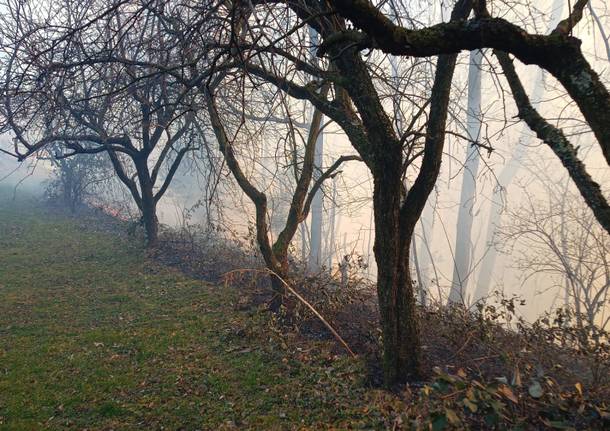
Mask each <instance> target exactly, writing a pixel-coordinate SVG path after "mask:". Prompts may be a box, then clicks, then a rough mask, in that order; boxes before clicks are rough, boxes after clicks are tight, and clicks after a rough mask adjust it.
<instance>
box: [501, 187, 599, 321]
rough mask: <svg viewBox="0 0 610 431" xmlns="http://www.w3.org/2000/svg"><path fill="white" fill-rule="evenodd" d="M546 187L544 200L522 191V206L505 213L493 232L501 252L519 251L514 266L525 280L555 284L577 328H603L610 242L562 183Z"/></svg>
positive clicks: (589, 211) (541, 194) (575, 194)
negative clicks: (548, 280)
mask: <svg viewBox="0 0 610 431" xmlns="http://www.w3.org/2000/svg"><path fill="white" fill-rule="evenodd" d="M545 184H546V193H540V194H538V196H543V197H535V196H533V194H532V193H531V192H529V191H528V189H527V188H523V190H522V191H523V194H524V195H525V197H526V203H525V204H524V205H523V206H521V207H519V208H516V209H514V210H511V211H509V212H508V214H507V216H508V217H507V221H506V222H505V223H504V224H503V225H502V226H501V227H499V229H498V234H497V242H498V243H499V244H504V247H501V248H500V249H501V250H503V251H504V252H510V253H512V254H514V250H517V251H518V253H519V254H518V255H517V256H518V257H517V267H518V268H519V269H520V270H522V271H523V274H524V277H525V278H528V277H531V276H535V275H537V274H545V275H549V276H550V277H551V278H552V279H554V281H555V288H556V289H557V290H558V295H559V296H560V297H561V296H563V297H564V302H565V305H566V306H567V307H569V308H570V309H572V310H573V311H574V312H575V318H576V323H577V325H578V327H579V328H580V329H586V328H589V329H590V328H595V327H598V328H601V329H608V328H610V237H609V236H608V235H607V234H606V233H605V231H604V229H603V228H602V227H601V226H600V225H599V223H597V222H596V220H595V217H594V215H593V214H592V212H591V210H590V209H589V208H588V207H587V206H586V205H584V204H583V203H582V200H581V199H578V195H577V193H575V192H574V191H573V190H572V188H571V187H569V183H568V181H567V180H564V181H558V182H554V183H549V182H545ZM544 195H546V196H544ZM593 332H594V331H593Z"/></svg>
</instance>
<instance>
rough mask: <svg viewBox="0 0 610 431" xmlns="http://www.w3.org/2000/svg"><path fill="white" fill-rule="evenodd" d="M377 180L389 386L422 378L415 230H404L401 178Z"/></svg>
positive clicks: (377, 242)
mask: <svg viewBox="0 0 610 431" xmlns="http://www.w3.org/2000/svg"><path fill="white" fill-rule="evenodd" d="M395 160H400V159H399V158H395ZM391 164H396V163H392V162H390V161H388V162H387V164H385V163H384V165H385V166H386V167H388V168H389V167H391V166H389V165H391ZM397 169H400V166H398V167H397ZM386 172H387V171H386ZM379 176H381V178H379ZM376 177H378V178H376V179H375V190H374V194H373V203H374V212H375V246H374V251H375V259H376V261H377V295H378V298H379V313H380V318H381V327H382V331H383V373H384V380H385V382H386V383H387V384H397V383H405V382H407V381H409V380H412V379H416V378H419V377H420V371H421V370H420V368H421V364H420V342H419V330H418V325H417V316H416V309H415V296H414V293H413V281H412V279H411V274H410V268H409V246H410V244H411V236H412V229H411V230H410V232H403V231H402V230H403V229H401V224H400V204H401V202H400V196H401V192H400V189H401V184H400V175H383V176H382V175H376Z"/></svg>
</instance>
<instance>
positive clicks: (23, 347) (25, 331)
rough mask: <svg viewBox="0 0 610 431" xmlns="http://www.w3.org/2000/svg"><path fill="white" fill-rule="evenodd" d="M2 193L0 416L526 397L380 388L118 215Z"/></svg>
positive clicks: (173, 417) (142, 422)
mask: <svg viewBox="0 0 610 431" xmlns="http://www.w3.org/2000/svg"><path fill="white" fill-rule="evenodd" d="M0 199H1V203H0V334H1V338H0V370H1V373H0V429H6V430H33V429H53V430H56V429H89V430H111V429H116V430H125V429H147V430H149V429H168V430H177V429H184V430H197V429H201V430H208V429H312V430H318V429H398V428H402V427H404V428H406V429H408V428H410V427H411V426H413V427H418V426H419V427H421V429H427V428H428V426H433V428H434V429H444V428H446V429H449V428H455V429H464V428H467V427H469V426H473V427H474V429H477V427H476V426H475V425H476V424H477V423H485V422H483V421H484V420H485V421H487V420H488V419H489V421H491V422H489V424H490V425H489V426H490V427H491V426H492V424H493V423H496V422H499V421H500V422H501V421H503V420H504V419H503V418H509V422H507V423H512V424H516V423H517V422H518V415H523V414H524V413H523V412H527V411H528V408H529V407H528V406H529V405H530V404H532V400H533V399H532V398H531V397H530V398H528V397H527V393H526V394H525V395H519V394H516V393H517V391H518V390H517V389H516V388H515V389H514V391H515V393H513V390H511V389H510V388H509V386H508V385H506V384H504V383H502V382H500V383H498V382H495V383H494V384H493V385H490V386H489V385H484V384H482V383H480V382H478V381H477V380H471V379H470V378H469V377H468V378H467V377H466V372H465V371H464V370H455V371H456V372H455V374H449V373H447V374H445V373H443V372H438V373H437V375H436V377H434V379H433V381H431V382H430V383H429V385H422V384H418V385H415V386H413V387H412V388H410V389H409V388H406V389H404V388H403V389H401V390H399V391H398V392H388V391H385V390H384V389H381V388H378V387H374V386H372V385H371V384H369V383H368V382H369V379H368V370H367V363H366V360H365V359H364V358H363V357H360V358H358V359H351V358H349V357H347V356H344V355H342V354H338V353H337V349H336V346H335V343H334V341H333V340H332V339H327V340H325V341H315V340H313V339H311V338H306V337H303V336H299V335H298V334H295V333H293V332H290V331H283V330H282V328H281V327H280V326H278V324H277V323H275V322H274V319H273V317H272V315H270V313H269V312H267V311H266V310H265V308H264V307H262V306H258V307H257V306H254V305H252V306H247V307H244V306H243V301H242V300H241V299H240V298H241V297H242V295H243V292H240V291H239V290H238V289H237V288H236V287H229V286H224V285H222V284H221V285H215V284H211V283H207V282H203V281H201V280H197V279H195V278H190V277H188V276H186V275H184V274H183V273H181V272H179V271H178V270H176V269H172V268H170V267H166V266H163V265H161V264H160V263H159V262H158V261H156V260H152V259H149V258H148V257H146V255H145V253H144V251H143V248H142V247H141V246H139V245H138V243H137V241H135V240H134V239H132V238H129V237H127V236H125V235H124V234H122V233H121V232H123V231H122V229H121V228H120V227H119V226H117V225H113V224H112V223H111V222H108V221H102V220H98V219H94V218H91V217H84V218H80V219H75V218H72V217H69V216H67V215H63V214H61V213H59V212H57V211H56V210H51V209H48V208H47V207H45V206H44V205H42V204H40V203H38V202H37V201H36V200H35V199H34V198H32V197H21V198H19V199H18V202H16V203H15V202H9V200H8V198H7V196H6V195H4V196H2V197H1V198H0ZM467 371H468V373H470V372H471V371H470V370H467ZM469 375H470V374H469ZM524 379H525V377H524ZM477 385H478V386H477ZM543 386H544V387H545V388H546V383H545V384H544V385H543ZM526 388H527V385H526ZM541 390H542V389H541ZM585 390H586V388H585ZM525 391H526V392H527V389H525ZM530 391H531V387H530ZM545 391H546V389H545ZM581 391H582V385H581V386H580V388H578V387H577V388H576V389H573V390H572V391H571V393H570V394H569V395H568V394H567V393H566V394H565V396H564V399H565V400H566V402H569V403H580V404H579V405H582V411H581V412H580V414H578V415H576V416H577V417H576V419H574V421H575V422H574V423H575V424H578V423H580V424H583V426H584V427H592V428H590V429H596V428H595V427H601V426H603V425H602V424H603V422H600V421H599V417H601V416H603V415H606V414H607V413H605V412H604V410H603V409H604V407H603V405H602V403H600V402H599V400H598V401H595V403H593V402H589V401H587V400H586V399H585V398H584V397H583V396H582V392H581ZM578 392H580V393H581V396H580V398H579V399H577V397H578ZM534 395H536V394H534ZM550 395H552V394H549V396H550ZM536 398H538V397H536ZM544 403H545V405H547V406H550V407H553V408H554V405H555V404H554V403H555V401H553V400H552V398H544ZM570 405H572V404H570ZM573 405H577V404H573ZM559 410H560V409H559V408H558V411H559ZM549 411H550V410H549ZM553 411H554V410H553ZM596 411H597V413H595V412H596ZM477 412H478V413H477ZM538 414H539V412H538V411H537V410H535V411H534V413H532V415H533V416H532V417H538ZM553 414H555V413H553ZM477 415H479V416H477ZM494 415H495V416H494ZM510 415H516V416H513V417H512V418H510ZM596 415H597V416H596ZM488 417H489V418H488ZM523 417H524V419H523V421H524V423H525V425H524V427H525V428H528V427H527V423H528V422H530V426H532V427H534V428H532V429H540V427H544V426H547V425H548V426H554V425H553V424H555V425H556V426H557V427H558V428H560V427H562V426H564V425H565V427H569V426H570V425H569V423H568V422H563V419H561V420H559V419H558V420H556V421H554V420H551V419H549V418H542V419H539V420H537V421H536V422H531V420H532V419H531V417H530V418H528V417H527V416H523ZM583 418H584V419H583ZM585 419H586V421H585V422H583V420H585ZM479 421H480V422H479ZM494 421H495V422H494ZM545 421H546V422H545ZM589 421H592V422H589ZM468 423H470V425H468ZM418 424H419V425H418ZM473 424H474V425H473ZM545 424H546V425H545ZM606 424H607V423H606ZM522 425H523V424H522ZM597 429H599V428H597Z"/></svg>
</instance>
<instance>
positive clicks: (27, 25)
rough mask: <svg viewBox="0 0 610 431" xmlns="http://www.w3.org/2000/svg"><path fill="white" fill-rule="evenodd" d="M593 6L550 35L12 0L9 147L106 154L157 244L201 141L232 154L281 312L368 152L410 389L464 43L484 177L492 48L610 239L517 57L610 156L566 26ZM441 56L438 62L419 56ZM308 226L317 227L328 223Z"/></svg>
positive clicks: (597, 193)
mask: <svg viewBox="0 0 610 431" xmlns="http://www.w3.org/2000/svg"><path fill="white" fill-rule="evenodd" d="M587 4H588V2H587V1H578V2H576V3H575V5H574V7H573V9H572V10H570V11H569V16H568V18H566V19H564V20H562V21H561V22H559V24H558V25H557V26H556V27H555V28H554V29H553V30H552V31H551V32H550V33H549V34H548V35H541V34H530V33H528V32H527V31H525V30H524V29H522V28H520V27H519V26H517V25H516V24H514V23H511V22H508V21H507V20H505V19H501V18H495V17H493V16H492V15H491V14H490V13H489V11H488V9H487V5H486V2H485V1H481V0H478V1H477V0H458V1H457V2H456V3H455V5H454V6H453V8H452V11H451V14H450V19H449V20H448V21H447V22H444V23H440V24H435V25H433V26H430V27H421V26H420V25H419V24H418V22H417V20H415V19H413V18H412V16H411V12H412V11H411V10H409V9H408V8H407V7H405V6H404V5H403V4H402V2H400V1H390V2H384V3H383V4H382V5H381V6H379V7H376V6H375V5H374V4H372V3H370V2H369V1H367V0H357V1H343V0H329V1H320V0H286V1H273V2H271V1H262V0H261V1H237V0H234V1H215V0H191V1H185V2H173V1H169V0H112V1H110V2H108V1H101V0H87V1H84V0H83V1H80V0H77V1H75V0H69V1H68V0H64V1H58V2H52V3H49V4H41V3H40V2H31V1H28V0H4V4H3V5H2V6H3V8H4V9H5V11H6V12H5V13H4V14H3V15H2V22H1V23H0V31H1V37H2V54H1V60H0V61H1V64H2V72H3V73H2V78H3V80H2V92H1V96H0V97H1V101H0V106H1V108H0V109H1V114H2V120H3V121H2V127H3V130H4V131H7V132H10V133H11V134H12V137H13V146H12V147H10V148H3V151H4V152H8V153H11V154H13V155H15V156H17V157H18V158H20V159H21V160H23V159H25V158H27V157H28V156H30V155H32V154H36V153H39V152H41V151H45V150H46V149H48V148H49V146H51V145H56V146H57V145H59V148H60V150H59V152H58V154H56V158H58V159H62V158H69V157H71V156H73V155H77V154H102V153H103V154H106V155H107V156H108V158H109V160H110V162H111V164H112V166H113V169H114V172H115V174H116V176H117V177H118V178H119V179H120V181H121V182H122V183H123V184H124V186H125V187H126V188H127V190H129V193H130V194H131V196H132V198H133V200H134V203H135V204H136V205H137V207H138V209H139V210H140V212H141V215H142V220H143V223H144V225H145V227H146V233H147V238H148V243H149V245H150V246H155V245H156V242H157V240H158V219H157V215H156V208H157V205H158V202H159V200H160V199H161V198H162V197H163V196H164V194H165V193H166V192H167V190H168V188H169V187H170V184H171V182H172V180H173V178H174V176H175V174H176V172H177V171H178V169H179V168H180V165H181V163H183V161H184V160H185V159H187V158H188V157H189V155H190V154H193V153H195V152H196V153H197V154H199V155H201V154H202V153H203V154H205V155H208V156H209V157H210V158H212V157H215V155H220V156H221V157H222V160H223V164H224V165H225V166H226V168H227V169H228V170H229V171H230V173H231V174H232V177H233V178H234V180H235V182H236V183H237V185H238V186H239V187H240V188H241V190H242V191H243V193H244V194H245V195H246V196H247V197H248V198H249V199H250V201H251V202H252V204H253V206H254V208H255V215H256V239H257V243H258V246H259V248H260V250H261V255H262V257H263V259H264V262H265V264H266V266H267V267H268V269H269V270H270V271H271V272H272V273H273V274H274V275H273V276H272V285H273V288H274V291H275V292H276V296H275V298H276V299H275V301H274V302H273V304H272V305H273V308H274V309H277V308H278V307H279V306H280V305H281V301H282V298H283V296H284V289H283V284H282V283H281V282H280V280H279V278H278V277H280V278H287V279H289V277H290V267H289V247H290V244H291V242H292V241H293V239H294V237H295V235H296V233H297V231H298V228H299V225H300V224H301V223H303V222H304V221H305V219H306V218H307V217H308V214H309V213H310V212H311V209H312V208H314V207H315V208H318V207H319V205H318V202H317V198H316V196H320V193H319V191H320V190H321V188H322V187H323V184H324V182H325V181H326V180H327V179H329V178H332V177H334V176H335V175H337V173H338V172H339V170H340V167H341V165H342V164H343V163H346V162H350V161H362V162H363V163H364V164H365V165H366V167H367V169H368V170H369V171H370V173H371V175H372V178H373V183H374V186H373V195H372V202H373V208H374V217H375V221H374V224H375V226H374V227H375V244H374V252H375V258H376V262H377V293H378V299H379V308H380V316H381V326H382V330H383V346H384V347H383V349H384V351H383V368H384V373H385V379H386V382H387V383H388V384H393V383H397V382H404V381H406V380H408V379H411V378H417V377H419V376H420V370H421V352H420V340H419V330H418V319H417V310H416V299H415V294H414V290H413V277H412V274H411V260H412V256H411V252H412V250H417V248H416V247H414V246H413V243H412V241H413V237H414V233H415V228H416V225H417V224H418V222H419V220H420V217H421V215H422V212H423V211H424V208H425V205H426V202H427V200H428V197H429V195H430V194H431V192H432V190H433V188H434V185H435V183H436V181H437V179H438V177H439V173H440V169H441V162H442V160H443V154H444V148H445V141H446V139H445V137H446V134H447V131H448V130H449V131H450V132H451V130H450V129H451V126H450V124H449V122H450V120H449V118H450V96H451V91H452V83H453V77H454V71H455V69H456V62H457V58H458V53H459V52H460V51H461V50H474V51H473V54H472V56H471V63H472V69H471V74H470V75H471V76H470V79H469V98H468V99H469V104H468V107H467V115H468V129H467V136H463V135H460V139H462V140H463V142H465V143H466V145H467V146H468V147H469V151H468V156H467V161H466V165H467V167H468V174H469V175H472V176H473V178H474V177H475V176H476V170H477V158H476V156H477V152H478V150H479V149H480V148H481V147H483V148H486V146H485V145H484V144H483V143H482V142H481V139H480V134H481V124H480V104H481V103H480V76H478V77H477V73H480V63H481V61H482V60H481V57H482V55H481V51H478V50H481V49H484V48H491V49H493V50H494V51H493V54H494V56H495V57H496V59H497V64H498V65H499V66H500V68H501V70H502V71H503V73H504V76H505V78H506V81H507V82H508V84H509V86H510V89H511V92H512V94H513V97H514V102H515V104H516V106H517V108H518V111H519V117H520V118H521V119H522V120H523V121H524V122H525V123H526V124H527V125H528V126H529V127H530V128H531V129H532V130H533V131H534V132H535V133H536V134H537V136H538V137H539V138H540V139H541V140H542V141H543V142H545V144H547V146H548V147H549V148H550V149H551V150H552V151H553V153H554V154H555V155H556V157H557V158H558V159H559V161H560V163H561V164H562V165H563V166H564V167H565V169H566V170H567V172H568V173H569V175H570V178H571V179H572V181H573V182H574V184H575V185H576V186H577V188H578V190H579V192H580V194H581V195H582V197H583V198H584V200H585V201H586V203H587V204H588V206H589V208H590V209H591V210H592V212H593V214H594V215H595V218H596V220H597V222H599V224H600V225H601V226H603V228H604V230H605V232H606V233H608V232H610V207H609V206H608V203H607V200H606V198H605V196H604V195H603V193H602V191H601V188H600V186H599V185H598V184H597V183H596V182H595V181H594V180H593V179H592V178H591V176H590V175H589V173H588V172H587V171H586V168H585V166H584V164H583V162H582V160H581V159H580V158H579V157H578V153H577V149H576V148H575V147H574V145H572V143H571V142H570V141H569V139H568V138H567V137H566V135H565V134H564V133H563V132H562V131H561V130H560V129H559V128H558V127H556V126H554V125H552V124H551V123H550V122H548V121H547V120H545V119H544V118H543V117H542V116H541V115H540V114H539V112H538V111H537V110H536V108H535V107H534V106H533V105H532V104H531V102H530V101H529V98H528V95H527V93H526V92H525V90H524V88H523V84H522V83H521V79H520V77H519V75H518V73H517V71H516V69H515V66H514V64H513V60H512V59H511V58H510V57H509V54H512V55H514V56H516V57H517V58H518V59H519V60H521V61H522V62H525V63H527V64H536V65H538V66H539V67H540V68H542V69H544V70H546V71H548V72H549V73H551V74H552V75H553V76H554V77H556V78H557V80H558V81H559V82H560V83H561V84H562V85H563V86H564V87H565V90H566V91H567V92H568V93H569V95H570V97H571V98H572V99H573V101H574V102H575V103H576V104H577V105H578V107H579V109H580V111H581V113H582V115H583V117H584V119H585V121H586V122H587V124H588V125H589V127H590V128H591V130H592V131H593V133H594V135H595V137H596V139H597V141H598V144H599V147H600V148H601V150H602V152H603V153H604V155H605V157H606V161H607V162H610V121H609V120H610V109H609V108H610V95H609V94H608V90H607V88H606V86H605V85H604V84H603V83H602V82H601V80H600V78H599V76H598V75H597V73H596V72H595V71H594V70H593V69H592V68H591V66H590V65H589V63H588V62H587V60H586V58H585V56H584V55H583V53H582V52H581V50H580V42H579V41H578V40H577V39H575V38H574V37H572V36H571V32H572V29H573V28H574V27H575V26H576V25H577V24H578V22H579V21H580V20H581V18H582V16H583V11H584V9H585V7H586V6H587ZM498 15H500V14H498ZM352 26H355V28H353V27H352ZM312 50H313V51H315V53H316V55H317V57H316V56H313V55H312ZM363 51H365V53H363ZM386 54H389V55H390V56H388V55H386ZM434 56H438V57H437V58H436V61H435V62H432V63H431V62H430V61H428V60H420V58H428V57H434ZM432 65H433V68H432V72H431V71H430V70H431V67H430V66H432ZM477 70H479V72H477ZM388 100H390V101H392V103H388ZM312 107H313V114H312V115H308V114H307V113H308V112H311V110H312ZM324 119H328V121H327V122H326V123H325V122H324ZM329 122H332V123H333V127H337V128H339V129H340V130H341V131H342V133H343V134H344V135H345V136H346V137H347V138H348V139H349V142H350V143H351V145H352V147H353V149H354V150H355V152H356V153H357V154H354V153H351V154H344V155H341V156H340V157H338V158H337V159H336V160H335V161H333V163H330V164H329V165H328V166H327V167H326V168H324V167H323V166H321V165H322V163H321V161H320V157H319V156H317V155H319V154H320V152H321V149H320V144H321V138H320V137H321V134H322V133H323V130H324V129H325V128H326V127H327V126H328V124H329ZM451 133H453V134H455V132H451ZM458 135H459V134H458ZM270 141H272V142H275V144H276V145H275V148H276V152H279V153H280V155H277V153H276V156H275V157H274V158H273V163H274V164H276V168H274V169H276V171H277V169H278V168H277V164H278V163H279V162H280V161H281V162H282V165H283V168H282V169H281V170H282V172H281V174H282V175H284V176H285V177H286V178H290V186H289V187H290V192H291V199H290V202H289V205H288V208H287V211H286V214H285V217H284V221H283V223H280V224H279V225H278V228H277V229H275V230H276V231H274V229H273V228H272V226H271V225H270V222H269V220H270V218H271V214H270V209H269V205H268V203H269V196H268V192H267V189H268V187H269V172H271V170H268V172H267V174H266V175H259V174H256V173H255V172H254V170H253V167H254V166H258V165H261V166H262V167H263V168H267V166H266V165H265V164H266V163H267V162H265V161H264V159H263V162H260V160H261V158H257V157H256V154H258V153H260V150H261V148H262V147H263V145H266V144H267V143H268V142H270ZM463 190H464V192H463V196H462V198H463V199H462V203H463V205H462V206H463V207H464V211H465V212H466V213H467V212H468V211H469V209H468V202H471V201H472V199H473V197H474V186H473V183H472V181H470V180H469V179H468V178H466V177H465V179H464V188H463ZM466 213H465V214H464V216H465V215H466ZM466 218H467V217H466ZM313 224H314V223H312V225H313ZM312 229H313V235H312V238H314V235H317V231H318V228H317V227H315V226H312ZM464 234H466V235H470V233H469V229H465V230H464ZM315 241H316V242H317V244H319V240H318V239H316V240H315ZM313 242H314V241H313V240H312V243H313ZM461 243H463V244H465V245H466V249H465V250H463V251H462V252H460V256H462V257H467V256H468V254H469V251H468V249H467V244H468V239H466V240H464V241H462V242H461ZM468 266H469V263H468V261H467V259H466V260H460V262H459V268H458V266H457V265H456V276H455V277H454V283H453V290H452V295H451V298H452V300H454V301H455V302H459V301H460V300H461V298H462V297H463V291H462V288H463V285H464V278H463V274H464V270H463V268H467V267H468Z"/></svg>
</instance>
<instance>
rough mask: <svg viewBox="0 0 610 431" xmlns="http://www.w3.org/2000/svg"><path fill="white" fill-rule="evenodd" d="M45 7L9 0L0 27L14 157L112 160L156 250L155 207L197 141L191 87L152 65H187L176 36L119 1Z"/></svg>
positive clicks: (4, 102) (4, 110) (1, 100)
mask: <svg viewBox="0 0 610 431" xmlns="http://www.w3.org/2000/svg"><path fill="white" fill-rule="evenodd" d="M48 6H49V7H48V8H42V7H40V8H33V7H31V4H30V3H29V2H27V1H26V0H19V1H16V2H13V1H11V2H7V4H6V5H5V7H6V9H7V10H8V13H6V14H4V15H3V21H2V22H1V23H0V31H1V32H2V36H3V43H2V49H3V60H2V61H3V64H2V79H3V82H2V90H1V93H0V109H1V114H2V118H3V122H2V130H3V131H8V132H10V133H12V135H13V137H14V142H15V145H14V148H13V150H12V151H10V152H12V153H13V154H14V155H16V156H17V157H18V158H19V159H20V160H23V159H24V158H26V157H27V156H29V155H31V154H33V153H36V152H37V151H41V150H44V149H45V148H47V147H48V146H49V145H54V148H55V150H54V154H55V156H56V159H57V158H68V157H70V156H73V155H76V154H99V153H105V154H107V155H108V157H109V159H110V161H111V163H112V166H113V167H114V170H115V173H116V175H117V176H118V178H119V179H120V180H121V182H122V183H123V184H124V185H125V186H126V187H127V189H128V190H129V192H130V194H131V196H132V198H133V200H134V202H135V204H136V205H137V207H138V209H139V210H140V213H141V216H142V223H143V225H144V227H145V230H146V236H147V241H148V245H149V246H151V247H152V246H155V245H156V243H157V239H158V225H159V222H158V218H157V211H156V208H157V204H158V202H159V200H160V199H161V198H162V197H163V195H164V194H165V192H166V191H167V189H168V187H169V185H170V183H171V181H172V179H173V177H174V175H175V173H176V171H177V169H178V167H179V166H180V164H181V162H182V160H183V159H184V156H185V155H186V154H187V153H188V152H190V151H193V150H195V149H196V148H197V145H198V141H197V139H196V136H195V135H194V132H193V129H192V125H193V111H194V105H193V103H194V100H193V98H192V97H191V95H190V88H191V87H189V86H185V85H184V83H183V82H182V81H181V80H179V79H176V78H175V77H174V76H172V75H171V74H160V73H158V69H156V68H152V67H150V64H155V65H158V64H164V65H169V64H172V63H173V62H177V63H179V64H180V63H182V61H181V59H180V58H177V57H176V55H177V54H178V53H180V51H179V50H177V49H172V48H175V47H176V40H175V39H176V38H175V35H172V34H171V33H170V32H160V31H159V29H160V28H161V27H162V26H163V25H164V23H163V22H161V21H160V20H159V19H157V14H156V13H155V12H154V10H147V9H143V10H142V11H141V13H139V14H132V13H131V11H130V5H129V4H124V3H121V2H118V3H116V4H113V5H111V6H110V7H108V5H107V4H106V2H95V1H94V2H91V1H68V2H62V1H59V2H54V3H53V4H49V5H48ZM106 8H108V9H106ZM100 10H101V11H102V12H100ZM82 22H88V24H87V25H81V24H82ZM6 151H7V150H6V149H5V152H6Z"/></svg>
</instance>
